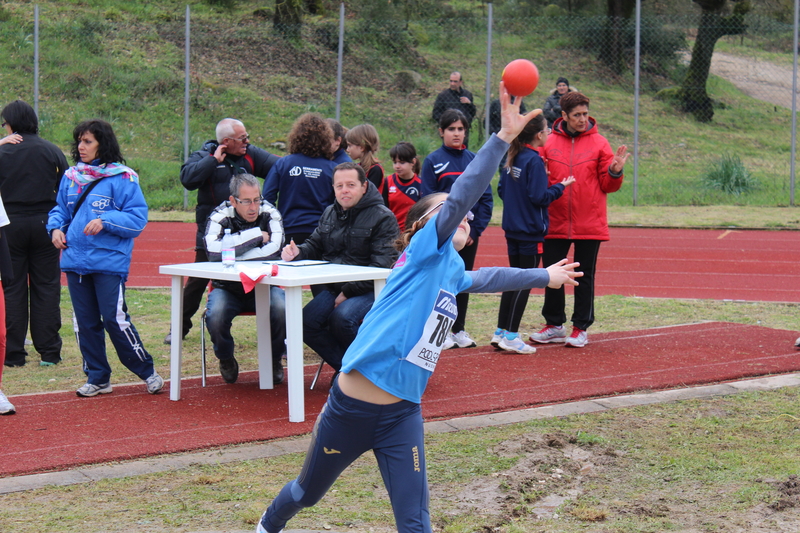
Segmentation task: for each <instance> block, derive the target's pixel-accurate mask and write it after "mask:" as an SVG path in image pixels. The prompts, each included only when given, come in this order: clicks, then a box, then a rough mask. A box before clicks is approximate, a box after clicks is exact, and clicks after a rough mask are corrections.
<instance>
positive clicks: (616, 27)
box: [600, 0, 636, 74]
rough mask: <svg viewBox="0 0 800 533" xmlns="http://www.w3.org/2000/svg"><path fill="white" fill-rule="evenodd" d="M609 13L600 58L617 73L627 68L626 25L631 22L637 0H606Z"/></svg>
mask: <svg viewBox="0 0 800 533" xmlns="http://www.w3.org/2000/svg"><path fill="white" fill-rule="evenodd" d="M606 6H607V12H606V13H607V15H608V18H607V19H606V23H605V27H604V28H603V42H604V44H605V46H603V48H602V49H601V52H600V60H601V61H602V62H603V63H605V64H606V65H608V67H609V68H610V69H611V70H612V71H614V72H615V73H617V74H621V73H622V72H623V70H625V55H624V52H625V26H626V24H629V23H630V19H631V16H632V15H633V11H634V9H635V8H636V0H606Z"/></svg>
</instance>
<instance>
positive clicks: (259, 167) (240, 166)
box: [181, 141, 279, 249]
mask: <svg viewBox="0 0 800 533" xmlns="http://www.w3.org/2000/svg"><path fill="white" fill-rule="evenodd" d="M217 146H219V143H217V141H208V142H207V143H206V144H204V145H203V148H202V149H200V150H199V151H197V152H195V153H193V154H192V155H190V156H189V159H188V160H187V161H186V162H185V163H184V164H183V166H181V183H182V184H183V186H184V187H186V188H187V189H188V190H190V191H194V190H196V191H197V207H195V221H196V222H197V247H198V248H199V249H202V248H203V234H204V233H205V229H206V220H207V219H208V215H210V214H211V212H212V211H213V210H214V209H215V208H216V207H217V206H218V205H219V204H221V203H222V202H224V201H225V200H227V199H228V198H229V197H230V195H231V191H230V182H231V178H232V177H233V175H234V174H243V173H247V174H252V175H253V176H258V177H259V178H266V177H267V174H269V170H270V169H271V168H272V165H274V164H275V162H276V161H277V160H278V159H279V158H278V156H276V155H273V154H271V153H269V152H267V151H266V150H262V149H261V148H256V147H255V146H253V145H248V146H247V153H246V154H245V155H243V156H236V157H234V156H230V155H227V156H226V157H225V159H224V160H223V161H222V163H218V162H217V160H216V158H215V157H214V152H215V151H216V150H217Z"/></svg>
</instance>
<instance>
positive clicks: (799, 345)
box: [794, 337, 800, 348]
mask: <svg viewBox="0 0 800 533" xmlns="http://www.w3.org/2000/svg"><path fill="white" fill-rule="evenodd" d="M794 347H795V348H800V337H797V340H796V341H794Z"/></svg>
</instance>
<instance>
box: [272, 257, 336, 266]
mask: <svg viewBox="0 0 800 533" xmlns="http://www.w3.org/2000/svg"><path fill="white" fill-rule="evenodd" d="M328 263H329V261H317V260H315V259H301V260H300V261H264V264H265V265H280V266H289V267H302V266H313V265H327V264H328Z"/></svg>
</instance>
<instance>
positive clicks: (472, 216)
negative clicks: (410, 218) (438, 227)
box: [419, 200, 475, 222]
mask: <svg viewBox="0 0 800 533" xmlns="http://www.w3.org/2000/svg"><path fill="white" fill-rule="evenodd" d="M443 205H444V200H442V201H441V202H439V203H438V204H436V205H434V206H433V207H431V208H430V209H428V210H427V211H425V213H424V214H423V215H422V216H421V217H419V219H420V220H425V219H426V218H428V215H430V214H431V213H433V212H434V211H436V210H437V209H439V208H440V207H442V206H443ZM473 220H475V215H474V214H473V213H472V211H467V221H468V222H472V221H473Z"/></svg>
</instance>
